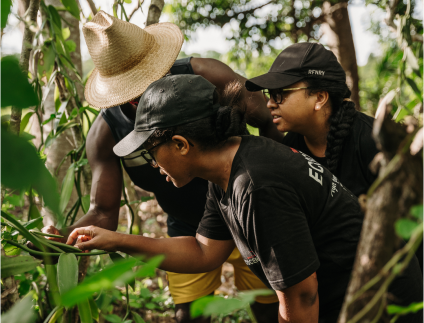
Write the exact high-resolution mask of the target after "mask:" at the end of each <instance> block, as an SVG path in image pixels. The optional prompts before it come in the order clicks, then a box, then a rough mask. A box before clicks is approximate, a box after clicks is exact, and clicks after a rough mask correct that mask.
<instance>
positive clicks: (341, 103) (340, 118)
mask: <svg viewBox="0 0 424 323" xmlns="http://www.w3.org/2000/svg"><path fill="white" fill-rule="evenodd" d="M303 81H304V82H305V83H306V84H307V86H308V92H309V95H311V94H313V93H316V92H320V91H326V92H328V95H329V98H330V104H331V115H330V117H329V118H328V123H329V127H330V131H329V132H328V134H327V148H326V150H325V157H326V158H327V165H328V169H329V170H330V171H331V172H332V173H336V170H337V166H338V163H339V159H340V155H341V152H342V149H343V142H344V140H345V139H346V137H347V136H349V134H350V130H351V127H352V124H353V121H354V118H355V117H356V109H355V103H353V102H352V101H350V100H345V99H348V98H349V97H350V95H351V92H350V90H349V88H348V87H347V84H346V83H341V82H333V81H327V80H320V79H316V78H307V79H304V80H303Z"/></svg>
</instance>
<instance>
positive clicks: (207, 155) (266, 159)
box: [67, 75, 419, 323]
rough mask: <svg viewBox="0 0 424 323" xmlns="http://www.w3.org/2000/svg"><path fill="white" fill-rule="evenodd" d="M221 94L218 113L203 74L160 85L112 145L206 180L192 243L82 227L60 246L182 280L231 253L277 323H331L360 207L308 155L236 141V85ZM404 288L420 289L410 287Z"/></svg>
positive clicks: (178, 180)
mask: <svg viewBox="0 0 424 323" xmlns="http://www.w3.org/2000/svg"><path fill="white" fill-rule="evenodd" d="M228 91H234V100H233V102H232V103H231V104H230V105H228V106H221V105H220V104H219V103H218V101H217V100H216V99H214V97H216V95H214V93H215V87H214V86H213V85H212V84H211V83H209V82H208V81H207V80H205V79H203V78H202V77H200V76H192V75H175V76H174V75H173V76H167V77H165V78H163V79H161V80H158V81H156V82H154V83H153V84H151V85H150V86H149V88H148V89H147V90H146V92H145V93H144V94H143V96H142V98H141V102H140V103H141V104H140V107H141V108H140V109H139V110H138V111H137V116H136V123H135V129H134V131H133V132H131V133H130V134H129V135H128V136H127V137H126V138H124V139H123V140H122V141H121V142H119V143H118V144H117V145H116V146H115V147H114V151H115V153H116V154H117V155H118V156H121V155H127V154H128V153H131V151H133V150H135V149H137V147H139V146H140V145H143V146H144V148H145V149H146V152H145V153H144V154H143V158H145V159H146V161H147V162H149V163H150V164H151V165H152V166H153V167H157V168H159V169H160V172H161V174H162V175H164V176H166V181H168V182H172V183H173V184H174V185H175V186H176V187H184V186H185V185H187V184H189V183H190V182H191V181H192V180H194V179H195V178H197V177H200V178H203V179H205V180H208V181H209V190H208V196H207V203H206V209H205V212H204V216H203V218H202V220H201V222H200V225H199V228H198V229H197V235H196V237H176V238H171V239H153V238H147V237H142V236H134V235H126V234H122V233H116V232H111V231H108V230H105V229H102V228H98V227H94V226H89V227H82V228H77V229H75V230H74V231H73V232H72V233H71V234H70V235H69V239H68V241H67V243H68V244H72V243H74V242H75V240H77V243H76V246H77V247H78V248H80V249H81V250H84V251H86V250H91V249H103V250H110V251H117V250H119V251H122V252H125V253H128V254H131V255H139V254H147V255H155V254H164V255H165V260H164V262H163V263H162V264H161V268H162V269H165V270H168V271H172V272H181V273H198V272H207V271H210V270H213V269H214V268H217V267H218V266H220V265H221V264H222V263H223V262H224V261H225V260H226V259H227V257H228V255H229V254H230V253H231V252H232V250H233V249H234V245H236V246H237V248H238V250H239V251H240V253H241V255H242V257H243V259H244V261H245V263H246V264H247V265H248V266H249V268H250V270H251V271H252V272H253V273H254V274H255V275H256V276H258V277H259V278H260V279H261V281H263V283H264V284H266V285H267V286H268V287H270V288H272V289H274V290H275V291H276V293H277V295H278V298H279V304H280V305H279V310H278V317H279V322H302V323H307V322H321V323H324V322H336V320H337V317H338V314H339V311H340V309H341V306H342V302H343V298H344V294H345V291H346V288H347V285H348V282H349V279H350V274H351V270H352V267H353V261H354V258H355V252H356V247H357V243H358V240H359V235H360V231H361V226H362V220H363V215H362V213H361V211H360V207H359V204H358V202H357V199H356V197H355V196H354V195H353V194H352V193H351V192H350V191H349V190H347V189H346V188H345V187H344V186H343V185H342V184H341V183H340V181H339V180H338V179H337V177H335V176H334V175H333V174H331V173H330V172H329V171H328V170H327V169H325V168H324V167H322V166H321V165H320V164H319V163H317V162H316V161H314V160H313V159H312V158H311V157H309V156H308V155H306V154H304V153H301V152H299V151H297V150H296V149H293V148H289V147H287V146H285V145H281V144H279V143H276V142H275V141H273V140H270V139H267V138H263V137H254V136H237V134H238V133H240V129H243V128H244V127H245V123H244V118H243V117H244V112H245V105H244V103H243V102H244V101H243V100H240V95H241V93H240V86H237V85H236V84H233V86H232V88H231V89H229V90H228ZM199 94H200V95H199ZM85 239H90V240H89V241H85V242H83V241H82V240H85ZM403 284H405V285H407V286H408V288H410V290H411V291H414V290H416V289H417V288H419V287H418V286H416V282H415V281H414V280H413V279H406V280H403Z"/></svg>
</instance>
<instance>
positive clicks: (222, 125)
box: [216, 106, 232, 141]
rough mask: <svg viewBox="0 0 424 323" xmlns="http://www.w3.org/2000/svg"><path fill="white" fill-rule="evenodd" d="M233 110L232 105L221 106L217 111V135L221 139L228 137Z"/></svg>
mask: <svg viewBox="0 0 424 323" xmlns="http://www.w3.org/2000/svg"><path fill="white" fill-rule="evenodd" d="M231 111H232V108H231V107H229V106H221V107H219V109H218V111H217V113H216V136H217V137H218V140H219V141H223V140H225V139H227V137H228V136H226V132H227V130H228V128H229V127H230V126H231Z"/></svg>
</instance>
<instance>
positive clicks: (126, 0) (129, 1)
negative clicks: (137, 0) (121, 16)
mask: <svg viewBox="0 0 424 323" xmlns="http://www.w3.org/2000/svg"><path fill="white" fill-rule="evenodd" d="M124 2H125V3H131V2H132V0H124Z"/></svg>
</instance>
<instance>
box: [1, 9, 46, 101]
mask: <svg viewBox="0 0 424 323" xmlns="http://www.w3.org/2000/svg"><path fill="white" fill-rule="evenodd" d="M2 2H3V1H2ZM1 79H2V80H3V82H1V106H2V107H9V106H15V107H17V108H19V109H24V108H27V107H31V106H34V105H37V104H38V97H37V95H36V94H35V92H34V88H33V87H32V86H31V85H30V84H29V82H28V78H27V76H26V75H25V74H23V73H22V71H21V69H20V67H19V61H18V59H17V58H16V57H14V56H5V57H3V58H2V59H1ZM5 80H6V81H5Z"/></svg>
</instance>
